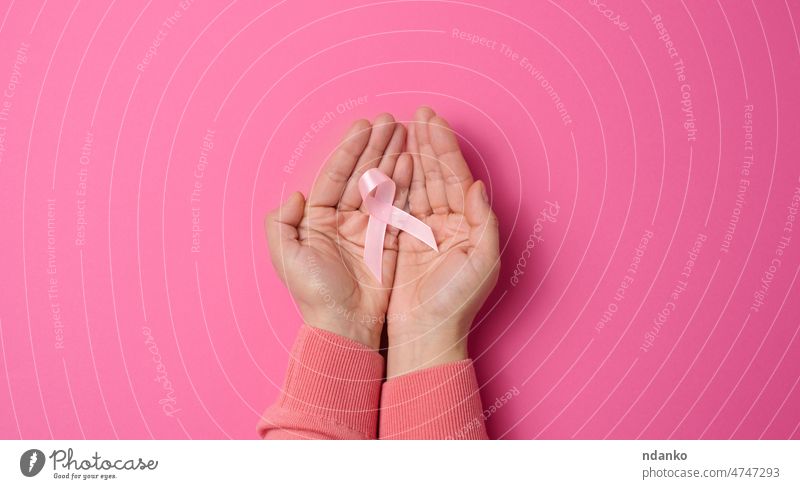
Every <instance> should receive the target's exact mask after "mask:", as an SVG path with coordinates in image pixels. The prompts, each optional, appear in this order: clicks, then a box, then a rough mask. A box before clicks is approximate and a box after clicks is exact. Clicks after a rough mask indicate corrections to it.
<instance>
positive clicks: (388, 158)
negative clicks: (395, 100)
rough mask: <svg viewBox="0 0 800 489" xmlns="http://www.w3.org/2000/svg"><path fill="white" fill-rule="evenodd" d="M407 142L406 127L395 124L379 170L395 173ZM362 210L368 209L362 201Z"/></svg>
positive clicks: (388, 174)
mask: <svg viewBox="0 0 800 489" xmlns="http://www.w3.org/2000/svg"><path fill="white" fill-rule="evenodd" d="M405 144H406V128H405V126H403V125H402V124H399V123H398V124H395V126H394V133H393V134H392V139H390V140H389V144H388V145H387V146H386V150H385V151H384V152H383V157H382V158H381V162H380V163H379V164H378V170H380V171H381V172H383V174H384V175H386V176H388V177H391V176H392V174H393V173H394V169H395V165H396V164H397V159H398V158H399V157H400V154H401V153H402V152H403V146H405ZM361 210H362V211H364V212H366V211H367V209H366V208H365V207H364V203H363V202H362V203H361Z"/></svg>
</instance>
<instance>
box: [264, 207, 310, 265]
mask: <svg viewBox="0 0 800 489" xmlns="http://www.w3.org/2000/svg"><path fill="white" fill-rule="evenodd" d="M305 203H306V201H305V198H304V197H303V194H301V193H300V192H294V193H292V195H290V196H289V198H288V199H287V200H286V202H284V204H283V205H282V206H280V207H278V208H277V209H275V210H273V211H272V212H270V213H269V214H267V217H266V219H265V222H264V227H265V229H266V233H267V244H268V245H269V254H270V257H271V258H272V266H273V267H275V270H276V271H277V272H278V275H279V276H280V277H281V279H282V280H284V281H285V277H286V274H285V270H286V268H287V263H286V261H287V260H291V259H293V258H294V256H295V255H296V254H297V252H298V251H299V249H300V242H299V241H298V236H299V235H298V232H297V226H298V225H299V224H300V221H302V220H303V215H304V213H305Z"/></svg>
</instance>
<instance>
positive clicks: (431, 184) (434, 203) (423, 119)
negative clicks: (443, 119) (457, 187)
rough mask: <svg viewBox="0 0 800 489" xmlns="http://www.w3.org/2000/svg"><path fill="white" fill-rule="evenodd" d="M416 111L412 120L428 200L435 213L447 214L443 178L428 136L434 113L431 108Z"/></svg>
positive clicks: (447, 208) (448, 207)
mask: <svg viewBox="0 0 800 489" xmlns="http://www.w3.org/2000/svg"><path fill="white" fill-rule="evenodd" d="M424 109H427V107H424V108H423V109H422V110H419V111H417V117H416V120H415V121H414V124H415V125H416V129H417V133H416V134H417V142H418V144H419V152H420V160H421V162H422V169H423V171H424V172H425V189H426V190H427V192H428V202H429V203H430V206H431V210H432V211H433V212H434V213H435V214H447V213H448V212H450V206H449V205H447V193H446V192H445V189H444V179H443V177H442V169H441V167H440V165H439V160H438V159H437V158H436V152H435V151H434V150H433V146H432V145H431V138H430V120H431V119H432V118H433V117H434V116H435V115H436V114H435V113H434V112H433V111H432V110H430V109H428V110H424Z"/></svg>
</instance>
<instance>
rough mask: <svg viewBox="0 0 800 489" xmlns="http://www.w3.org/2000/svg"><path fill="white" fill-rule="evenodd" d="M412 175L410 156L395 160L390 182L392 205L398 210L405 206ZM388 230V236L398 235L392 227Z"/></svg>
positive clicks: (405, 154)
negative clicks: (391, 181) (392, 189)
mask: <svg viewBox="0 0 800 489" xmlns="http://www.w3.org/2000/svg"><path fill="white" fill-rule="evenodd" d="M413 173H414V162H413V161H412V160H411V155H409V154H408V153H403V154H402V155H400V157H399V158H398V159H397V164H396V165H395V167H394V174H393V175H392V180H394V184H395V187H396V192H395V194H394V203H393V205H394V206H395V207H397V208H399V209H403V208H404V207H405V206H406V201H407V200H408V188H409V187H410V186H411V177H412V175H413ZM388 230H389V234H391V235H392V236H397V235H398V234H400V230H399V229H398V228H396V227H394V226H389V227H388Z"/></svg>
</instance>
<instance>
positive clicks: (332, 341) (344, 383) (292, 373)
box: [258, 326, 383, 439]
mask: <svg viewBox="0 0 800 489" xmlns="http://www.w3.org/2000/svg"><path fill="white" fill-rule="evenodd" d="M382 377H383V358H382V357H381V355H380V354H379V353H378V352H377V351H375V350H373V349H371V348H369V347H366V346H364V345H363V344H361V343H358V342H356V341H353V340H351V339H348V338H345V337H343V336H339V335H336V334H334V333H331V332H329V331H324V330H321V329H318V328H313V327H310V326H302V327H301V329H300V332H299V333H298V336H297V340H296V341H295V344H294V346H293V348H292V351H291V352H290V359H289V367H288V369H287V372H286V380H285V383H284V386H283V389H282V391H281V393H280V395H279V397H278V400H277V401H276V402H275V404H273V405H272V406H270V407H269V408H268V409H267V410H266V411H265V412H264V414H263V415H262V417H261V419H260V420H259V422H258V433H259V436H261V437H262V438H265V439H308V438H310V439H370V438H375V437H376V431H377V422H378V404H379V399H380V390H381V379H382Z"/></svg>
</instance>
